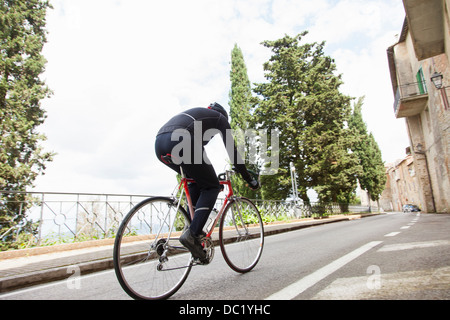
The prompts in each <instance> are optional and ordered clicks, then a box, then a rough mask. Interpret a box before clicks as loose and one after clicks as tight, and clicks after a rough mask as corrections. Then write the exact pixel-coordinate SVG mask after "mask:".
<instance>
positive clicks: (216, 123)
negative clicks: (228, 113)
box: [157, 108, 251, 182]
mask: <svg viewBox="0 0 450 320" xmlns="http://www.w3.org/2000/svg"><path fill="white" fill-rule="evenodd" d="M200 129H201V131H200ZM176 130H181V131H182V130H187V131H188V132H189V133H190V134H191V135H192V136H194V135H195V136H196V137H197V138H200V139H201V141H198V140H197V139H196V138H195V139H193V140H192V141H194V143H201V144H202V146H204V145H206V144H207V143H208V142H209V141H210V140H211V139H212V137H213V136H214V135H216V134H217V133H220V135H221V136H222V140H223V143H224V145H225V147H226V149H227V153H228V156H229V157H230V160H231V161H232V164H233V165H234V167H235V168H236V171H238V172H239V173H240V174H241V175H242V177H243V178H244V180H246V181H247V182H250V180H251V177H250V174H249V173H248V171H247V169H246V167H245V164H244V161H243V160H242V158H241V156H240V154H239V153H238V151H237V149H236V144H235V143H234V139H233V136H232V134H231V126H230V124H229V123H228V120H227V119H226V118H225V117H224V116H223V115H222V114H221V113H220V112H218V111H215V110H211V109H208V108H193V109H189V110H186V111H183V112H181V113H179V114H177V115H176V116H174V117H173V118H172V119H170V120H169V121H168V122H167V123H166V124H165V125H164V126H162V128H161V129H160V130H159V131H158V134H157V136H159V135H161V134H164V133H173V132H174V131H176ZM196 130H198V131H199V132H195V131H196ZM205 133H206V134H205ZM200 134H201V135H200ZM227 143H228V145H227Z"/></svg>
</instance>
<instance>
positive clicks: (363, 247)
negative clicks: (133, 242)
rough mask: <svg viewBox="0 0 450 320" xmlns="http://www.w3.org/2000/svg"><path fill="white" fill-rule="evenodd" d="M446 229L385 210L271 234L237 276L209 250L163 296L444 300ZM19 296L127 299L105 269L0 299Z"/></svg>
mask: <svg viewBox="0 0 450 320" xmlns="http://www.w3.org/2000/svg"><path fill="white" fill-rule="evenodd" d="M449 230H450V214H440V215H438V214H419V215H418V214H416V213H407V214H404V213H393V214H392V213H391V214H385V215H379V216H375V217H370V218H365V219H359V220H353V221H346V222H338V223H333V224H326V225H321V226H317V227H312V228H307V229H301V230H298V231H293V232H288V233H283V234H278V235H273V236H269V237H266V241H265V246H264V252H263V255H262V258H261V260H260V262H259V264H258V265H257V266H256V268H255V269H254V270H253V271H251V272H250V273H247V274H243V275H242V274H237V273H235V272H234V271H232V270H231V269H230V268H229V267H228V266H227V265H226V263H225V261H224V260H223V258H222V256H221V254H220V248H216V255H215V258H214V261H213V262H212V263H211V264H210V265H208V266H196V267H194V268H193V270H192V272H191V274H190V275H189V278H188V279H187V281H186V283H185V284H184V285H183V287H182V288H181V289H180V290H179V291H178V292H177V293H176V294H175V295H174V296H173V297H172V298H171V299H172V300H197V302H198V301H204V300H265V299H269V300H273V299H281V300H316V299H318V300H330V299H331V300H333V299H339V300H353V299H357V300H360V299H389V300H396V299H401V300H411V299H425V300H435V299H445V300H448V299H450V250H449V249H450V232H449ZM22 299H27V300H75V299H76V300H91V299H95V300H99V299H100V300H103V299H105V300H122V299H129V297H128V296H127V294H126V293H125V292H124V291H123V290H122V289H121V287H120V285H119V283H118V282H117V279H116V277H115V274H114V271H112V270H109V271H104V272H99V273H95V274H91V275H86V276H82V277H78V276H77V275H76V272H75V273H74V275H73V276H71V277H70V278H69V279H67V280H64V281H59V282H54V283H50V284H46V285H40V286H35V287H30V288H27V289H23V290H17V291H13V292H9V293H7V294H3V295H0V300H22ZM266 303H269V302H266ZM236 310H237V309H236ZM242 310H243V309H242ZM217 311H218V310H217ZM237 311H239V310H237Z"/></svg>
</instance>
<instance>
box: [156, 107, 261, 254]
mask: <svg viewBox="0 0 450 320" xmlns="http://www.w3.org/2000/svg"><path fill="white" fill-rule="evenodd" d="M217 133H220V134H221V136H222V140H223V142H224V144H225V147H226V149H227V153H228V155H229V157H230V160H231V161H232V164H233V165H234V167H235V169H236V171H238V172H239V173H240V174H241V176H242V178H243V179H244V180H245V181H246V182H247V183H248V184H249V187H250V188H252V189H258V188H259V183H258V181H257V180H255V179H254V178H253V177H252V176H251V175H250V174H249V173H248V171H247V169H246V167H245V164H244V162H243V161H242V158H241V156H240V155H239V153H238V152H237V149H236V145H235V143H234V140H233V137H232V135H231V127H230V124H229V123H228V113H227V112H226V110H225V109H224V108H223V107H222V106H221V105H220V104H218V103H212V104H210V105H209V107H208V108H193V109H189V110H186V111H184V112H181V113H179V114H177V115H176V116H174V117H173V118H172V119H170V120H169V121H168V122H167V123H166V124H165V125H164V126H163V127H162V128H161V129H160V130H159V132H158V134H157V136H156V141H155V152H156V156H157V157H158V159H159V160H160V161H161V162H163V163H164V164H165V165H167V166H168V167H170V168H171V169H173V170H175V171H176V172H178V173H180V167H181V168H182V169H183V172H184V173H185V174H186V176H187V177H189V178H192V179H194V180H195V183H190V184H189V186H188V187H189V193H190V195H191V200H192V204H193V206H194V211H195V214H194V218H193V220H192V222H191V226H190V227H189V229H187V230H186V231H185V232H184V233H183V234H182V235H181V237H180V242H181V243H182V244H183V245H184V246H185V247H186V248H187V249H189V251H190V252H191V253H192V255H193V257H194V258H195V259H198V260H200V262H205V259H206V253H205V251H204V250H203V247H202V245H201V238H202V236H204V233H203V227H204V225H205V223H206V221H207V220H208V217H209V214H210V213H211V210H212V209H213V207H214V204H215V202H216V199H217V196H218V194H219V192H220V190H221V185H220V183H219V179H218V178H217V175H216V172H215V171H214V168H213V166H212V165H211V163H210V161H209V159H208V157H207V156H206V153H205V150H204V146H205V145H206V144H207V143H208V142H209V141H210V140H211V139H212V137H213V136H214V135H215V134H217Z"/></svg>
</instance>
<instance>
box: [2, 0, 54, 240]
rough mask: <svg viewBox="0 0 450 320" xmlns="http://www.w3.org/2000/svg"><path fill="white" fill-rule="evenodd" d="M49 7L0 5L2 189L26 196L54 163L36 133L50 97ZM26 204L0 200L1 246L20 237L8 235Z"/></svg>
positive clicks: (36, 0)
mask: <svg viewBox="0 0 450 320" xmlns="http://www.w3.org/2000/svg"><path fill="white" fill-rule="evenodd" d="M47 8H51V5H50V4H49V2H48V1H42V0H1V1H0V12H1V14H0V55H1V59H0V130H1V135H0V190H8V191H25V190H26V187H28V186H31V185H32V183H33V181H34V180H35V178H36V177H37V175H38V174H40V173H42V172H43V171H44V170H45V164H46V162H48V161H51V159H52V154H51V153H47V152H43V150H42V148H41V147H40V145H39V143H40V141H42V140H44V139H45V137H44V136H43V135H42V134H40V133H38V132H37V130H36V128H37V127H38V126H39V125H41V124H42V123H43V122H44V120H45V111H44V110H43V109H42V108H41V105H40V101H41V100H42V99H44V98H46V97H49V96H50V94H51V92H50V90H49V88H48V87H47V86H46V84H45V82H44V81H43V80H42V79H41V78H40V77H39V76H40V75H41V74H42V73H43V72H44V70H45V64H46V60H45V58H44V57H43V55H42V54H41V52H42V48H43V46H44V43H45V42H46V34H47V31H46V29H45V23H46V20H45V18H46V12H47ZM6 200H9V202H8V205H7V204H6ZM12 200H14V201H16V202H15V203H12V202H11V201H12ZM24 200H25V196H24V195H23V194H8V195H2V198H1V199H0V236H2V235H4V238H3V239H2V241H10V242H11V241H13V240H14V234H16V235H18V233H17V232H16V233H13V232H11V231H8V230H12V229H15V228H14V227H15V226H16V225H17V224H20V223H21V222H22V220H23V219H24V218H25V210H24V209H25V208H24V207H23V205H22V207H19V206H20V202H21V201H24ZM7 231H8V232H7ZM6 233H7V235H5V234H6Z"/></svg>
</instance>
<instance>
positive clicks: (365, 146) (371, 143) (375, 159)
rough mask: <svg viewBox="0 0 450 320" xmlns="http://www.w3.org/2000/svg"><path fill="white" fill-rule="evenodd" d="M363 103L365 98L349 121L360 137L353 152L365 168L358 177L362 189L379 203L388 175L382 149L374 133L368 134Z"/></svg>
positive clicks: (358, 103) (355, 106) (354, 110)
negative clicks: (363, 114)
mask: <svg viewBox="0 0 450 320" xmlns="http://www.w3.org/2000/svg"><path fill="white" fill-rule="evenodd" d="M363 103H364V97H361V98H359V100H358V101H357V103H356V104H355V105H354V108H353V114H352V117H351V119H350V121H349V127H350V128H352V129H354V130H355V132H356V134H357V135H358V136H359V140H358V142H357V143H355V144H354V146H353V148H352V150H353V152H355V154H357V155H358V158H359V161H360V164H361V166H362V168H363V170H362V172H361V173H360V174H359V175H358V180H359V183H360V185H361V188H362V189H364V190H366V191H367V192H368V193H369V197H370V198H371V199H372V200H373V201H377V200H378V199H379V198H380V195H381V193H382V192H383V190H384V188H385V185H386V174H385V168H384V162H383V159H382V155H381V151H380V148H379V146H378V144H377V142H376V141H375V138H374V136H373V135H372V133H369V134H368V133H367V126H366V124H365V122H364V120H363V117H362V112H361V110H362V106H363Z"/></svg>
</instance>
